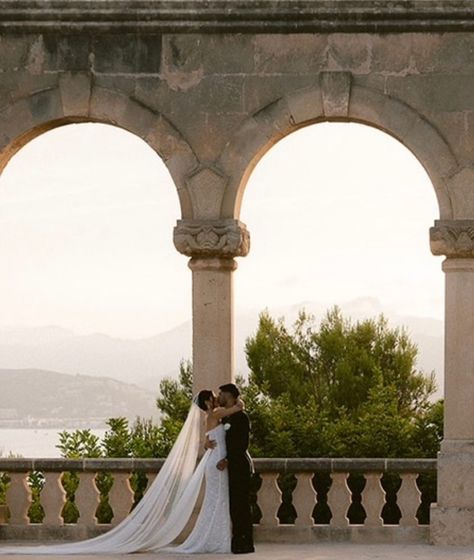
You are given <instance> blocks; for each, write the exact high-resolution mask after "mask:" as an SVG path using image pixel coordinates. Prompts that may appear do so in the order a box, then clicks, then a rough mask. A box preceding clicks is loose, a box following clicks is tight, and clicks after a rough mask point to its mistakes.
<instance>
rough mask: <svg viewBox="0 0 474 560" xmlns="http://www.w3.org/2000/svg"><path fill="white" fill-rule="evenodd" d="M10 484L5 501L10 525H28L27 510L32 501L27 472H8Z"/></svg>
mask: <svg viewBox="0 0 474 560" xmlns="http://www.w3.org/2000/svg"><path fill="white" fill-rule="evenodd" d="M9 477H10V485H9V486H8V489H7V491H6V502H7V506H8V510H9V512H10V519H9V523H10V524H11V525H29V523H30V519H29V517H28V510H29V509H30V505H31V502H32V497H31V488H30V487H29V485H28V472H11V473H9Z"/></svg>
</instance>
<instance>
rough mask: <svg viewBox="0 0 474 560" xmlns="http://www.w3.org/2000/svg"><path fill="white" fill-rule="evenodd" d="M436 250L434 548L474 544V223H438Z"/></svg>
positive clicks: (433, 246) (433, 234)
mask: <svg viewBox="0 0 474 560" xmlns="http://www.w3.org/2000/svg"><path fill="white" fill-rule="evenodd" d="M430 240H431V251H432V252H433V254H435V255H446V259H445V260H444V261H443V263H442V269H443V271H444V272H445V274H446V276H445V372H444V380H445V388H444V399H445V413H444V414H445V416H444V439H443V441H442V443H441V450H440V452H439V454H438V485H437V488H438V492H437V494H438V496H437V503H436V504H432V506H431V519H430V530H431V540H432V542H433V543H434V544H440V545H444V544H452V545H472V544H474V220H436V221H435V226H434V227H432V228H431V229H430Z"/></svg>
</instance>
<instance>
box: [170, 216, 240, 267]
mask: <svg viewBox="0 0 474 560" xmlns="http://www.w3.org/2000/svg"><path fill="white" fill-rule="evenodd" d="M173 233H174V235H173V241H174V246H175V247H176V249H177V250H178V251H179V252H180V253H183V254H184V255H187V256H188V257H193V258H217V259H232V258H233V257H245V256H246V255H247V254H248V252H249V249H250V235H249V232H248V231H247V228H246V227H245V224H244V223H242V222H240V221H239V220H234V219H232V218H228V219H220V220H178V222H177V225H176V226H175V228H174V232H173Z"/></svg>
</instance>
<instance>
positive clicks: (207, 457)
mask: <svg viewBox="0 0 474 560" xmlns="http://www.w3.org/2000/svg"><path fill="white" fill-rule="evenodd" d="M201 414H202V411H201V410H200V409H199V407H198V406H197V404H196V400H195V399H193V403H192V405H191V408H190V410H189V413H188V416H187V418H186V421H185V423H184V426H183V428H182V429H181V432H180V433H179V435H178V438H177V440H176V442H175V444H174V445H173V448H172V449H171V451H170V453H169V455H168V457H167V458H166V461H165V462H164V464H163V466H162V467H161V469H160V471H159V473H158V475H157V476H156V478H155V480H154V481H153V483H152V484H151V485H150V487H149V488H148V490H147V491H146V492H145V494H144V496H143V497H142V499H141V500H140V502H138V504H137V505H136V506H135V508H134V509H133V510H132V511H131V512H130V513H129V514H128V516H127V517H126V518H125V519H123V520H122V521H121V522H120V523H119V524H118V525H116V526H115V527H113V528H112V529H110V530H109V531H107V532H106V533H104V534H102V535H99V536H97V537H93V538H91V539H86V540H82V541H76V542H68V543H57V544H49V545H48V544H46V545H36V546H31V545H30V546H21V545H20V546H5V547H2V546H0V557H2V556H3V555H5V554H48V555H54V554H60V555H65V554H102V553H109V554H127V553H132V552H139V551H140V552H141V551H147V552H158V553H159V552H173V553H187V554H190V553H200V552H208V553H213V552H222V553H226V552H230V551H231V548H230V544H231V520H230V510H229V488H228V472H227V469H225V470H223V471H219V470H218V469H217V468H216V464H217V462H218V461H219V460H220V459H222V458H223V457H225V456H226V453H227V450H226V443H225V430H224V426H223V425H222V424H219V425H217V426H216V427H215V428H213V429H212V430H210V431H209V432H207V433H208V434H209V435H210V436H211V437H210V439H215V440H216V442H217V445H216V447H215V448H214V449H208V450H207V451H206V452H205V453H204V455H203V457H202V458H201V461H200V462H199V464H198V465H197V467H196V461H197V455H198V450H199V441H200V438H199V434H200V419H201ZM203 480H204V481H205V492H204V498H203V503H202V506H201V509H200V511H199V514H198V518H197V520H196V524H195V526H194V528H193V529H192V531H191V533H190V534H189V535H188V537H187V538H186V540H185V541H184V542H183V543H182V544H179V545H177V546H170V545H172V543H173V541H175V539H176V538H177V537H178V536H179V534H180V533H181V531H182V530H183V529H184V528H185V526H186V525H187V523H188V521H189V519H190V517H191V515H192V512H193V509H194V506H195V504H196V502H197V499H198V496H199V492H200V489H201V486H202V482H203Z"/></svg>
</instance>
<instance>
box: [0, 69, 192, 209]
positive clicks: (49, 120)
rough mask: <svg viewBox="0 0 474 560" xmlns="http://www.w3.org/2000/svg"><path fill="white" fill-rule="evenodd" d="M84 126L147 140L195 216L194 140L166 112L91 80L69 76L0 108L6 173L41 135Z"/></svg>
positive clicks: (0, 151)
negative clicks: (191, 181) (191, 183)
mask: <svg viewBox="0 0 474 560" xmlns="http://www.w3.org/2000/svg"><path fill="white" fill-rule="evenodd" d="M78 122H100V123H104V124H111V125H114V126H117V127H120V128H123V129H125V130H127V131H129V132H131V133H132V134H135V135H136V136H139V137H140V138H142V139H143V140H144V141H145V142H146V143H147V144H148V145H149V146H150V147H151V148H152V149H153V150H154V151H155V152H156V153H157V154H158V156H160V157H161V159H162V160H163V162H164V163H165V165H166V167H167V168H168V170H169V172H170V175H171V177H172V179H173V181H174V184H175V186H176V189H177V192H178V197H179V202H180V206H181V214H182V217H183V218H189V217H192V215H193V210H192V203H191V200H190V197H189V195H188V190H187V187H186V178H187V176H188V175H189V174H190V173H192V172H193V171H194V170H195V169H196V168H198V167H199V162H198V159H197V157H196V155H195V153H194V151H193V150H192V148H191V147H190V145H189V144H188V142H187V141H186V140H185V139H184V138H183V136H182V135H181V133H180V132H179V131H178V130H177V129H176V127H174V126H173V124H172V123H171V122H170V121H169V120H168V119H167V118H166V117H164V116H163V115H162V114H160V113H158V112H156V111H154V110H152V109H151V108H149V107H147V106H146V105H144V104H142V103H141V102H139V101H137V100H135V99H133V98H132V97H129V96H127V95H125V94H124V93H122V92H118V91H115V90H111V89H108V88H104V87H100V86H95V85H92V84H91V82H90V80H89V78H88V77H86V76H80V75H79V76H70V77H68V78H67V79H66V78H63V79H61V80H60V83H59V87H52V88H48V89H44V90H41V91H37V92H34V93H31V94H30V95H28V96H26V97H22V98H20V99H17V100H15V101H14V102H12V103H11V104H8V105H7V106H5V107H3V108H1V109H0V173H1V171H2V170H3V169H4V167H5V166H6V164H7V163H8V161H9V160H10V158H11V157H12V156H13V155H14V154H15V153H16V152H17V151H18V150H19V149H20V148H22V147H23V146H24V145H25V144H26V143H28V142H29V141H30V140H32V139H33V138H35V137H36V136H38V135H40V134H42V133H44V132H47V131H48V130H51V129H53V128H56V127H58V126H64V125H67V124H71V123H78Z"/></svg>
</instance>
